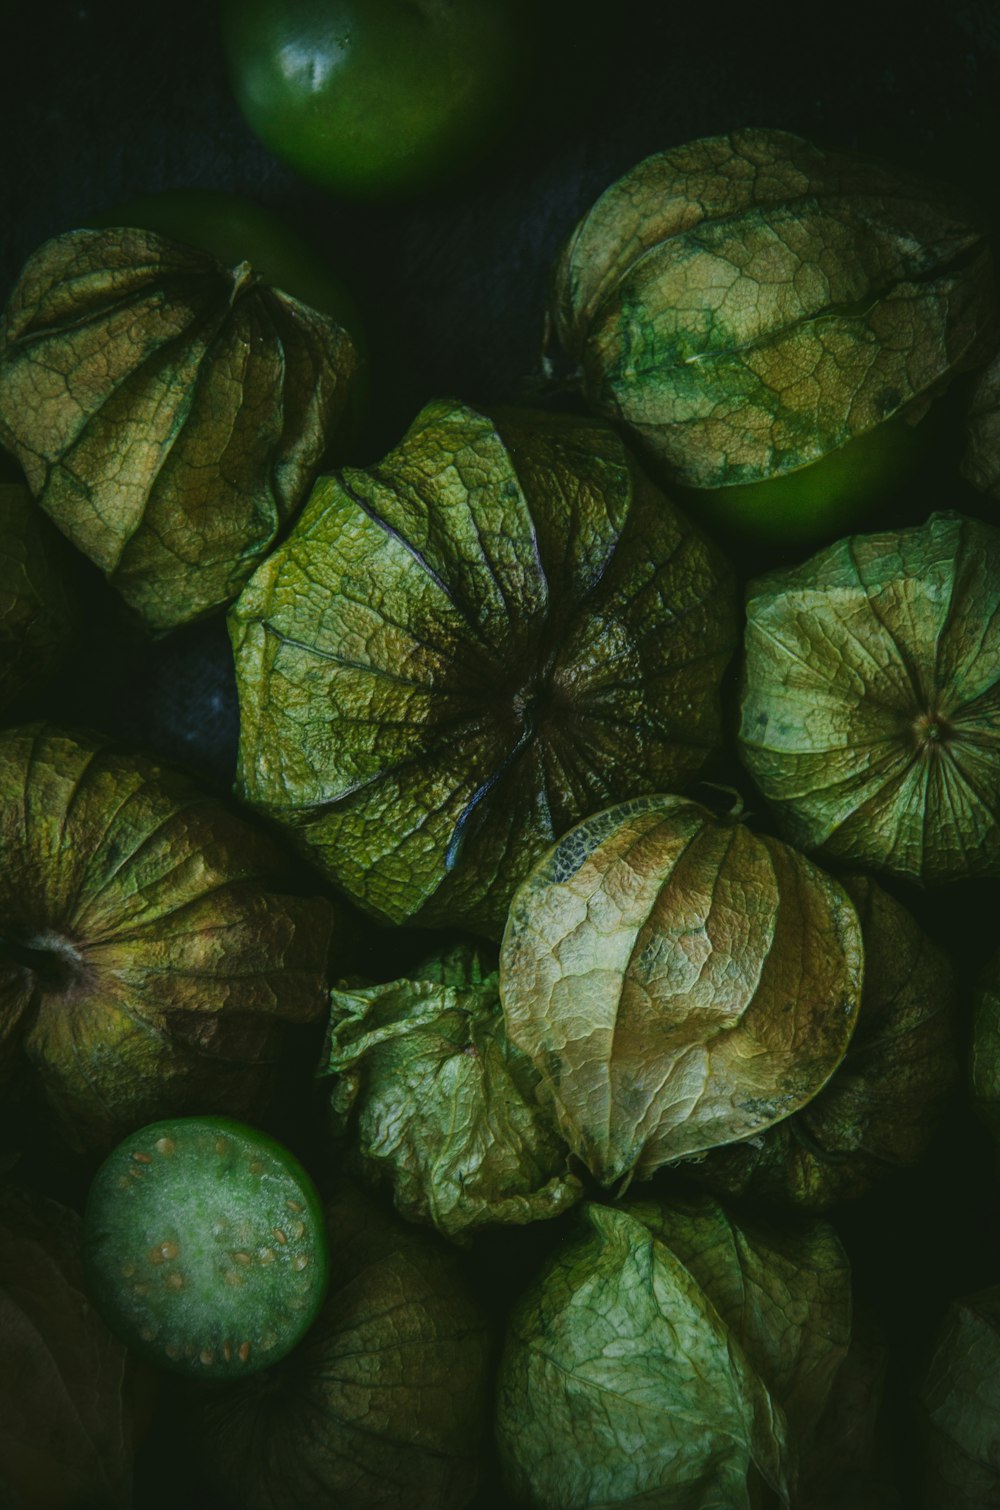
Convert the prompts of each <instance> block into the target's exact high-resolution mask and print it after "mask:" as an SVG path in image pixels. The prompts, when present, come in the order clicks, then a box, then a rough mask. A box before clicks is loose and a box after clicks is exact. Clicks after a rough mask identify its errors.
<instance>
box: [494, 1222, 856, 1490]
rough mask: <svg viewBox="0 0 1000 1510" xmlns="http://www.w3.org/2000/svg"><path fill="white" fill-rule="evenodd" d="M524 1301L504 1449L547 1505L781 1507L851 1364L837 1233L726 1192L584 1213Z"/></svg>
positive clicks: (511, 1476)
mask: <svg viewBox="0 0 1000 1510" xmlns="http://www.w3.org/2000/svg"><path fill="white" fill-rule="evenodd" d="M581 1226H582V1229H583V1230H582V1232H581V1235H580V1236H579V1237H578V1238H577V1239H576V1241H574V1242H570V1243H564V1244H563V1245H562V1247H561V1248H560V1250H559V1251H558V1252H557V1254H556V1255H555V1257H554V1258H553V1259H552V1260H551V1262H550V1263H549V1265H548V1267H547V1269H546V1270H545V1271H544V1272H543V1274H542V1275H541V1276H540V1278H539V1279H538V1280H537V1281H536V1282H535V1284H534V1285H533V1286H532V1287H531V1288H530V1289H529V1291H528V1292H527V1294H525V1295H524V1296H523V1297H522V1299H521V1300H520V1301H519V1302H518V1303H517V1305H516V1306H515V1309H514V1311H513V1313H512V1315H511V1319H510V1323H509V1325H508V1329H507V1336H506V1341H505V1344H504V1351H503V1355H502V1358H501V1363H500V1372H499V1377H498V1384H497V1442H498V1446H499V1449H500V1456H501V1462H502V1464H503V1467H504V1472H505V1477H506V1479H507V1482H508V1485H509V1487H510V1488H511V1490H512V1491H513V1493H514V1494H515V1495H516V1496H518V1501H519V1502H524V1503H527V1504H530V1505H533V1506H539V1507H544V1510H584V1507H595V1510H596V1507H601V1510H609V1507H611V1506H621V1507H627V1506H633V1505H634V1506H636V1507H638V1506H642V1505H657V1506H659V1505H663V1506H670V1507H677V1510H716V1507H721V1506H725V1507H726V1510H752V1507H753V1506H755V1505H757V1504H759V1503H760V1500H759V1499H757V1498H756V1497H755V1495H754V1483H755V1482H756V1485H757V1489H758V1490H759V1488H760V1486H761V1484H766V1485H767V1486H768V1487H769V1488H770V1489H771V1490H772V1491H773V1492H774V1494H776V1495H777V1498H778V1502H779V1503H780V1504H782V1505H788V1504H790V1503H792V1500H791V1496H792V1494H793V1492H794V1488H795V1485H796V1483H797V1481H798V1478H799V1474H800V1464H801V1462H802V1459H803V1456H804V1454H805V1451H806V1449H807V1447H808V1444H809V1442H810V1440H811V1438H812V1436H813V1434H814V1433H815V1431H816V1428H817V1425H818V1423H819V1421H820V1419H821V1417H822V1414H823V1410H824V1407H825V1406H826V1403H827V1400H828V1398H829V1396H830V1392H831V1389H832V1387H833V1384H834V1381H835V1379H836V1376H837V1372H838V1369H839V1368H840V1365H841V1363H842V1362H843V1360H844V1358H845V1356H846V1353H847V1348H848V1344H849V1341H850V1330H851V1287H850V1272H849V1268H848V1263H847V1259H846V1256H845V1254H844V1252H843V1249H842V1248H841V1246H840V1244H839V1242H838V1241H837V1238H836V1236H835V1235H834V1233H833V1230H832V1228H830V1227H827V1226H826V1225H825V1224H824V1223H819V1222H817V1223H815V1224H813V1225H808V1226H802V1227H800V1228H798V1229H797V1230H795V1231H794V1232H783V1231H781V1230H780V1229H773V1230H772V1229H768V1228H765V1227H764V1226H759V1225H757V1224H756V1223H754V1224H748V1223H745V1222H742V1221H737V1220H735V1219H733V1218H732V1217H730V1216H729V1215H727V1213H726V1212H725V1211H724V1210H723V1208H722V1207H721V1206H719V1205H718V1204H717V1203H716V1202H714V1201H712V1200H708V1199H705V1200H702V1201H693V1202H677V1201H673V1202H669V1203H668V1202H666V1201H663V1202H652V1201H650V1202H642V1203H635V1204H634V1205H629V1206H627V1207H626V1208H625V1209H617V1210H616V1209H613V1208H610V1207H606V1206H593V1205H591V1206H586V1207H584V1208H583V1220H582V1222H581Z"/></svg>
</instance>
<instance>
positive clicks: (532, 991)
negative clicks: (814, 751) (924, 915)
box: [500, 796, 862, 1185]
mask: <svg viewBox="0 0 1000 1510" xmlns="http://www.w3.org/2000/svg"><path fill="white" fill-rule="evenodd" d="M861 980H862V944H861V927H860V923H859V922H858V917H857V913H856V912H855V910H854V907H853V906H852V905H851V902H850V900H849V898H848V897H847V895H846V893H845V892H844V891H843V890H842V888H841V887H840V886H839V885H838V884H837V883H836V882H835V881H833V880H832V879H831V878H830V877H829V876H827V875H825V874H824V873H823V872H822V871H820V870H818V869H817V868H816V867H815V866H814V865H812V864H810V862H809V861H808V860H806V859H805V858H804V857H803V856H802V855H800V854H798V853H796V851H794V850H792V849H790V848H789V847H788V846H787V845H785V844H782V843H781V842H780V841H779V840H776V839H772V838H770V837H769V836H767V835H756V834H753V833H751V832H750V830H749V829H747V828H746V827H744V825H743V824H741V823H739V822H731V821H726V820H718V819H716V818H715V817H714V816H713V814H711V813H710V812H709V811H708V810H707V809H706V808H704V807H701V806H700V805H699V804H697V803H693V802H690V801H686V800H685V799H683V798H680V797H669V796H657V797H647V798H636V799H634V800H632V801H630V802H626V803H622V804H620V805H619V806H617V807H614V808H610V809H608V810H607V811H605V812H604V813H601V814H598V815H597V816H596V817H594V818H590V819H586V820H584V822H583V823H580V824H578V825H577V827H576V828H575V829H573V830H571V832H570V833H568V834H567V835H566V836H565V837H564V838H563V839H562V840H561V841H560V842H559V843H558V844H557V845H556V846H555V847H554V848H553V849H552V850H551V851H550V852H549V853H548V854H547V855H546V856H544V858H543V859H542V860H541V861H540V862H539V863H538V864H537V865H536V867H535V869H534V870H533V871H532V873H531V875H530V876H529V877H528V879H527V880H526V881H525V882H524V884H523V885H522V886H521V887H520V889H519V890H518V892H517V895H516V896H515V898H514V902H513V904H512V906H511V911H510V918H509V921H508V924H507V929H506V932H505V934H504V939H503V944H502V947H501V951H500V992H501V999H502V1001H503V1007H504V1015H505V1017H506V1021H507V1032H508V1036H509V1037H510V1039H511V1042H512V1043H513V1044H515V1046H516V1047H517V1048H519V1049H521V1050H522V1051H523V1052H524V1053H526V1054H527V1055H528V1057H529V1058H530V1059H531V1060H532V1062H533V1063H534V1065H535V1067H536V1069H537V1070H538V1072H539V1074H540V1076H541V1086H540V1092H539V1094H540V1095H541V1097H542V1098H543V1100H544V1101H545V1102H546V1103H547V1104H548V1105H550V1106H551V1107H552V1108H553V1111H554V1113H555V1116H556V1119H557V1122H558V1125H559V1127H560V1130H561V1132H562V1135H563V1137H564V1138H565V1139H566V1141H567V1143H568V1144H569V1146H570V1148H571V1149H572V1150H573V1152H574V1153H575V1154H577V1156H578V1157H579V1158H580V1159H581V1160H582V1161H583V1163H584V1164H585V1165H586V1166H587V1168H588V1169H590V1171H591V1172H592V1174H593V1175H594V1176H595V1178H596V1179H597V1180H599V1181H600V1183H601V1184H603V1185H612V1184H614V1183H615V1182H617V1181H619V1180H623V1179H631V1178H633V1177H635V1178H638V1179H643V1178H646V1177H648V1176H649V1175H651V1174H652V1173H653V1172H654V1171H655V1170H656V1169H657V1168H659V1167H660V1166H661V1165H662V1164H666V1163H669V1162H672V1161H673V1160H676V1159H680V1158H684V1157H688V1156H690V1155H692V1154H697V1153H701V1152H703V1151H705V1150H707V1149H710V1148H714V1147H718V1146H720V1145H722V1144H726V1143H732V1142H735V1141H737V1140H739V1139H741V1138H746V1137H748V1136H750V1135H752V1134H756V1133H759V1132H762V1131H763V1130H764V1129H765V1128H767V1127H769V1126H770V1125H771V1124H772V1123H773V1122H778V1121H780V1120H781V1119H782V1118H783V1117H787V1116H790V1115H791V1114H792V1112H794V1111H797V1110H798V1109H799V1107H801V1106H802V1105H803V1104H804V1103H805V1102H807V1101H809V1100H810V1099H811V1098H812V1097H813V1096H814V1095H815V1094H816V1093H817V1091H819V1090H820V1089H821V1087H822V1086H823V1085H824V1084H825V1083H826V1081H827V1080H828V1079H829V1078H830V1076H831V1075H832V1074H833V1072H834V1070H835V1069H836V1067H837V1065H838V1064H839V1063H840V1061H841V1059H842V1058H843V1055H844V1053H845V1051H846V1049H847V1045H848V1042H849V1040H850V1036H851V1033H852V1031H853V1029H854V1024H855V1021H856V1018H857V1013H858V1007H859V1003H860V998H861Z"/></svg>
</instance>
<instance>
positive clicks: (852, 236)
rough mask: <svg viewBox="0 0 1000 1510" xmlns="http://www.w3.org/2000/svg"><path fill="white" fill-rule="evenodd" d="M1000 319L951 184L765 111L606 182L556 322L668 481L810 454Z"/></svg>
mask: <svg viewBox="0 0 1000 1510" xmlns="http://www.w3.org/2000/svg"><path fill="white" fill-rule="evenodd" d="M994 321H995V307H994V289H993V274H992V263H991V257H990V251H989V246H988V242H987V239H986V236H985V234H984V232H983V229H982V228H981V227H980V226H978V225H977V224H976V223H975V221H974V219H973V218H972V217H971V216H969V215H968V214H966V213H965V212H964V211H963V210H962V208H961V206H956V204H954V203H953V202H952V197H951V196H950V195H949V194H948V193H946V192H943V191H942V190H941V189H940V188H939V187H937V186H935V185H928V184H925V183H922V182H919V181H917V180H912V179H911V178H909V177H908V176H907V175H905V174H902V173H897V172H894V171H891V170H889V169H886V168H883V167H880V166H879V165H877V164H874V163H869V162H866V161H863V160H860V159H854V158H852V157H849V156H848V155H846V154H843V153H838V152H825V151H821V150H820V149H819V148H817V147H814V146H812V145H811V144H810V143H809V142H806V141H803V140H802V139H801V138H800V137H797V136H792V135H790V134H789V133H788V132H784V131H773V130H764V129H749V128H748V129H744V130H740V131H735V132H732V133H731V134H729V135H727V136H718V137H711V138H708V139H706V140H703V141H696V142H692V143H689V144H687V145H685V146H682V147H676V148H672V149H671V150H670V151H667V152H661V153H658V154H656V155H655V156H653V157H649V158H646V159H645V161H643V162H641V163H639V164H638V165H637V166H636V167H635V168H633V169H632V170H631V171H630V172H629V173H626V174H625V176H624V177H623V178H622V179H620V180H619V181H618V182H617V183H616V184H613V185H612V186H611V188H609V189H608V190H607V191H606V192H605V193H604V194H603V195H602V197H601V198H600V199H599V200H598V201H597V203H596V204H595V205H594V206H593V207H592V208H591V209H590V210H589V211H588V212H587V214H586V215H585V216H584V217H583V219H582V220H581V221H580V223H579V224H578V226H577V227H576V230H575V231H574V232H573V234H572V235H571V237H570V239H569V242H568V243H567V246H566V248H565V250H564V252H563V254H562V258H561V260H560V262H559V265H558V268H557V272H556V283H555V291H554V296H553V302H552V309H551V315H550V334H551V336H552V338H553V340H554V343H555V344H556V345H557V346H558V348H559V349H560V350H561V353H562V355H563V357H564V358H565V360H566V364H567V368H568V370H569V373H570V375H571V379H572V380H573V381H575V382H576V383H578V384H579V386H580V388H581V390H582V392H583V395H584V398H585V400H586V402H587V404H588V406H589V407H591V408H592V409H594V410H595V411H596V412H597V413H600V414H603V415H606V416H607V417H609V418H613V419H616V420H619V421H621V422H622V423H623V424H625V425H626V426H627V427H628V429H629V431H630V432H631V434H632V435H633V436H634V438H635V439H636V441H637V442H638V443H640V444H641V445H642V446H643V447H644V449H645V451H646V452H647V454H648V455H650V456H651V457H653V458H655V461H656V462H657V464H658V465H659V467H660V468H661V470H662V472H663V474H664V476H665V477H666V478H667V479H668V480H669V481H671V482H679V483H683V484H685V485H686V486H688V487H693V488H712V489H714V488H730V487H734V486H737V485H743V484H748V483H758V482H761V481H763V480H764V479H768V478H773V477H776V476H779V475H782V474H786V473H797V472H798V471H799V469H800V468H804V467H806V466H808V465H809V464H810V463H811V462H815V461H817V460H818V459H819V458H820V457H824V456H826V455H828V454H829V453H831V452H834V451H836V450H837V449H838V448H840V447H842V446H845V445H846V444H847V443H848V442H849V441H851V440H853V439H854V438H855V437H857V436H861V435H864V434H865V433H866V432H867V431H870V430H873V429H875V428H876V427H877V426H879V425H881V424H882V423H883V422H884V421H886V420H888V419H890V418H891V417H892V416H893V415H896V414H900V413H902V412H903V411H904V410H906V409H907V408H908V407H909V406H911V405H912V404H913V403H914V401H915V400H918V399H921V398H927V397H930V396H931V394H932V393H933V392H936V391H937V390H938V389H939V388H940V386H941V384H942V383H943V382H944V381H946V380H947V379H949V378H950V377H951V376H952V375H953V374H954V373H955V372H956V371H958V370H959V369H960V368H961V367H962V366H963V365H969V364H971V363H973V362H974V361H977V360H979V359H980V358H981V356H982V347H983V343H984V341H985V340H986V338H987V334H988V331H989V328H990V326H991V324H992V323H993V322H994ZM762 506H763V504H762ZM802 506H803V507H807V504H803V505H802Z"/></svg>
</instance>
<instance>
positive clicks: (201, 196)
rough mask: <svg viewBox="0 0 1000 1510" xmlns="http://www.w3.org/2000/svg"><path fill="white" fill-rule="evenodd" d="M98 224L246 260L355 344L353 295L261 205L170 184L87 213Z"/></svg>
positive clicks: (229, 260)
mask: <svg viewBox="0 0 1000 1510" xmlns="http://www.w3.org/2000/svg"><path fill="white" fill-rule="evenodd" d="M86 223H87V225H88V226H92V227H94V228H95V229H102V228H103V229H109V228H111V227H113V226H132V227H137V228H140V229H142V230H145V231H155V232H156V234H157V235H158V236H166V237H168V238H169V240H171V241H181V242H184V243H185V244H186V245H187V246H194V247H198V248H199V249H200V250H201V251H203V252H207V253H208V254H209V255H210V256H212V257H214V258H215V260H216V261H217V262H221V263H222V264H223V266H224V267H237V266H238V265H239V264H240V263H241V262H249V263H250V265H251V266H252V267H253V268H254V269H255V270H256V271H257V272H258V273H259V274H260V275H261V277H262V278H263V279H264V281H265V282H266V283H268V284H270V286H271V287H272V288H280V289H281V290H282V291H283V292H284V293H286V294H291V296H292V298H293V299H298V300H299V302H300V303H301V304H308V305H309V307H310V309H316V310H319V312H320V313H321V314H324V315H329V316H330V318H331V319H333V320H336V322H337V324H338V325H342V326H343V327H344V329H345V330H346V331H347V333H348V334H349V335H350V337H351V338H352V340H353V341H354V344H355V345H356V346H358V345H360V344H361V328H360V326H361V321H360V316H359V315H358V312H357V308H356V306H355V304H354V301H353V299H352V298H351V295H350V293H349V291H348V289H347V288H346V287H345V285H344V283H343V282H342V281H341V279H340V278H339V277H338V276H337V274H336V272H335V271H334V269H333V268H332V267H331V266H330V265H329V263H328V262H327V261H326V259H325V258H324V257H323V256H321V254H320V253H319V252H318V251H317V250H316V248H315V247H314V246H313V245H312V244H311V242H309V241H308V240H306V238H305V237H304V236H300V235H298V233H297V232H295V231H294V230H292V229H291V228H290V227H289V226H288V225H286V223H285V222H284V221H283V220H282V219H281V217H280V216H279V215H275V214H274V213H273V211H271V210H269V209H267V208H266V207H265V206H264V205H260V204H256V203H255V202H254V201H253V200H252V199H245V198H243V196H242V195H240V194H229V193H227V192H225V191H224V190H222V189H204V188H195V187H191V188H179V189H165V190H164V191H163V192H162V193H160V194H142V195H139V197H138V198H136V199H129V200H125V201H123V202H122V203H121V204H116V205H112V206H111V207H110V208H109V209H106V210H102V211H101V212H100V213H99V214H96V215H91V216H88V218H87V222H86Z"/></svg>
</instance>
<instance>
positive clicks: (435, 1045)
mask: <svg viewBox="0 0 1000 1510" xmlns="http://www.w3.org/2000/svg"><path fill="white" fill-rule="evenodd" d="M479 963H480V962H479V957H478V952H477V951H476V950H474V949H472V948H471V947H468V946H466V947H464V948H463V947H459V948H457V949H454V950H451V951H448V952H447V953H445V954H443V955H438V956H435V957H434V958H433V959H431V960H430V961H428V962H426V964H425V965H424V966H423V967H421V968H418V969H416V970H414V971H412V972H411V976H410V978H408V979H402V980H397V981H392V982H390V983H389V984H387V985H377V986H369V987H357V988H353V989H338V990H335V991H333V992H332V993H331V997H330V1008H331V1012H330V1033H329V1038H328V1042H327V1049H326V1052H325V1054H324V1058H323V1066H322V1073H323V1074H324V1075H326V1074H329V1075H330V1076H331V1080H330V1081H329V1082H328V1083H329V1084H330V1106H331V1120H332V1123H333V1127H334V1130H335V1133H336V1134H337V1135H339V1138H340V1139H342V1140H343V1141H344V1144H345V1146H346V1149H347V1150H348V1157H352V1158H353V1159H354V1160H355V1161H356V1162H357V1164H358V1165H359V1166H360V1170H361V1172H362V1173H363V1174H364V1176H365V1178H366V1179H367V1180H368V1181H370V1182H371V1183H372V1184H376V1185H377V1184H388V1185H389V1186H391V1188H392V1191H393V1197H394V1200H395V1203H396V1209H397V1211H398V1212H399V1213H400V1215H401V1216H404V1217H406V1218H407V1220H409V1221H414V1222H425V1223H430V1224H431V1225H433V1226H435V1227H436V1228H437V1229H438V1231H439V1232H441V1233H442V1234H443V1235H444V1236H445V1237H450V1238H453V1239H456V1240H462V1239H464V1238H465V1237H466V1236H467V1235H468V1234H470V1233H471V1232H472V1231H474V1230H475V1229H476V1228H478V1227H480V1226H484V1225H488V1224H491V1223H496V1222H499V1223H505V1224H506V1223H515V1224H518V1225H520V1224H523V1223H525V1222H534V1221H539V1220H542V1219H544V1218H547V1217H552V1216H558V1215H559V1214H560V1213H561V1212H563V1211H565V1210H566V1209H567V1208H568V1207H570V1206H572V1205H573V1204H574V1202H575V1201H577V1200H579V1198H580V1196H581V1194H582V1187H581V1185H580V1182H579V1180H577V1179H575V1178H574V1177H573V1176H572V1175H571V1174H570V1173H569V1170H568V1160H569V1152H568V1149H567V1148H566V1146H565V1144H564V1143H563V1141H562V1139H561V1138H560V1137H559V1136H558V1134H557V1132H556V1130H555V1128H554V1126H553V1125H552V1123H551V1121H550V1118H549V1116H548V1114H547V1113H546V1112H545V1110H544V1109H543V1108H542V1107H541V1106H540V1105H539V1103H538V1100H537V1095H536V1091H537V1086H538V1074H537V1072H536V1070H535V1069H534V1066H533V1065H532V1064H531V1062H530V1060H529V1059H528V1058H527V1057H526V1056H525V1055H524V1054H522V1053H520V1052H519V1051H518V1050H517V1049H515V1048H514V1047H513V1045H512V1044H511V1043H510V1042H509V1041H508V1039H507V1035H506V1031H505V1029H504V1020H503V1012H502V1010H501V1007H500V991H499V981H498V976H497V972H496V970H493V971H491V972H490V973H488V974H486V975H485V976H483V974H482V972H481V969H480V968H479Z"/></svg>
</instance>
